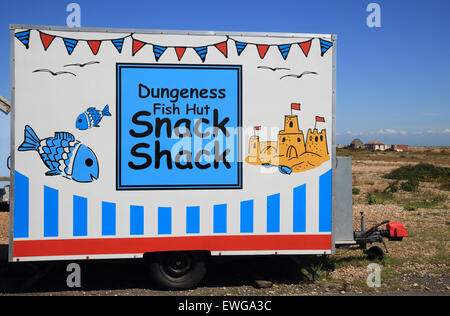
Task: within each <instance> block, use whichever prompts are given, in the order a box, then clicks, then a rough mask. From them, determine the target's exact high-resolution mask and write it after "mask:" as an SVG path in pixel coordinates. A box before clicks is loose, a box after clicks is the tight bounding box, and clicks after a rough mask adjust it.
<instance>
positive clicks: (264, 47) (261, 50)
mask: <svg viewBox="0 0 450 316" xmlns="http://www.w3.org/2000/svg"><path fill="white" fill-rule="evenodd" d="M256 47H257V48H258V53H259V57H261V59H263V58H264V57H265V56H266V53H267V51H268V50H269V47H270V46H269V45H256Z"/></svg>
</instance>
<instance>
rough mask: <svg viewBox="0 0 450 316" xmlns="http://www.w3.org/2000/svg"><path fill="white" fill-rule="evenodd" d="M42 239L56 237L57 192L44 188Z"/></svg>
mask: <svg viewBox="0 0 450 316" xmlns="http://www.w3.org/2000/svg"><path fill="white" fill-rule="evenodd" d="M44 237H58V190H55V189H52V188H50V187H48V186H44Z"/></svg>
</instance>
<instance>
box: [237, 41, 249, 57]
mask: <svg viewBox="0 0 450 316" xmlns="http://www.w3.org/2000/svg"><path fill="white" fill-rule="evenodd" d="M234 43H235V44H236V51H237V54H238V56H241V53H242V52H243V51H244V49H245V48H246V47H247V43H242V42H236V41H234Z"/></svg>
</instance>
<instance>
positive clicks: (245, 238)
mask: <svg viewBox="0 0 450 316" xmlns="http://www.w3.org/2000/svg"><path fill="white" fill-rule="evenodd" d="M330 249H331V235H252V236H249V235H239V236H189V237H149V238H101V239H53V240H21V241H14V254H13V256H14V257H16V258H18V257H47V256H77V255H111V254H141V253H146V252H158V251H188V250H209V251H261V250H273V251H277V250H278V251H279V250H292V251H295V250H330Z"/></svg>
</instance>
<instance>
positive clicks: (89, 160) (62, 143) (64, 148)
mask: <svg viewBox="0 0 450 316" xmlns="http://www.w3.org/2000/svg"><path fill="white" fill-rule="evenodd" d="M18 150H19V151H30V150H35V151H37V152H38V153H39V155H40V156H41V159H42V161H43V162H44V163H45V165H46V166H47V167H48V168H49V169H50V171H48V172H46V173H45V175H46V176H55V175H61V176H63V177H65V178H68V179H71V180H74V181H77V182H92V181H94V180H96V179H98V174H99V168H98V161H97V157H96V156H95V154H94V152H93V151H92V150H91V149H90V148H89V147H87V146H85V145H83V144H82V143H80V142H79V141H77V140H75V137H74V136H73V135H72V134H70V133H67V132H55V136H54V137H49V138H44V139H42V140H41V139H39V137H38V136H37V135H36V133H35V132H34V131H33V129H32V128H31V127H30V126H28V125H27V126H26V127H25V140H24V142H23V143H22V145H20V147H19V148H18Z"/></svg>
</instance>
